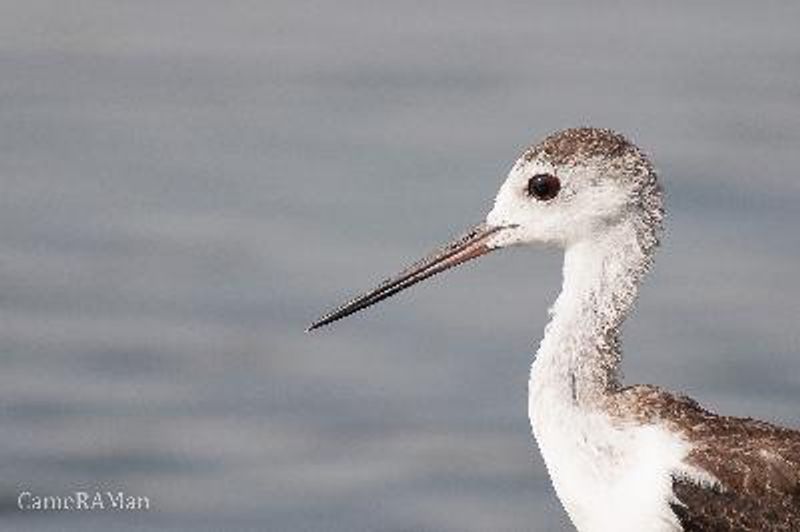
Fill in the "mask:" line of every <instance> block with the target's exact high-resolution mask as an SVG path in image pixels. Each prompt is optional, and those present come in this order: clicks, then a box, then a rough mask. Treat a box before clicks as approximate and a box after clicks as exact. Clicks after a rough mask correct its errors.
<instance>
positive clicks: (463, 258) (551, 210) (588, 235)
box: [308, 128, 663, 330]
mask: <svg viewBox="0 0 800 532" xmlns="http://www.w3.org/2000/svg"><path fill="white" fill-rule="evenodd" d="M662 216H663V209H662V199H661V191H660V188H659V186H658V183H657V181H656V174H655V172H654V170H653V168H652V165H651V164H650V162H649V161H648V160H647V158H646V156H645V155H644V154H643V153H642V152H641V151H640V150H639V149H638V148H637V147H636V146H634V145H633V144H632V143H631V142H629V141H628V140H626V139H625V138H624V137H623V136H622V135H619V134H617V133H614V132H613V131H610V130H607V129H596V128H576V129H567V130H564V131H561V132H558V133H555V134H553V135H550V136H549V137H547V138H545V139H544V140H543V141H541V142H540V143H538V144H536V145H534V146H532V147H531V148H529V149H527V150H526V151H525V152H524V153H523V154H522V156H520V158H519V159H518V160H517V161H516V162H515V163H514V165H513V167H512V169H511V171H510V172H509V174H508V177H507V178H506V180H505V182H504V183H503V185H502V186H501V187H500V190H499V191H498V193H497V196H496V198H495V201H494V206H493V208H492V209H491V211H490V212H489V213H488V215H487V216H486V219H485V221H483V222H482V223H480V224H478V225H476V226H475V227H473V228H472V229H470V230H469V231H467V232H466V233H465V234H463V235H462V236H460V237H459V238H457V239H455V240H453V241H452V242H450V243H449V244H447V245H445V246H443V247H442V248H440V249H438V250H436V251H435V252H433V253H431V254H430V255H428V256H427V257H425V258H423V259H422V260H420V261H418V262H416V263H414V264H413V265H411V266H409V267H408V268H406V269H405V270H403V271H402V272H400V273H399V274H397V275H395V276H394V277H391V278H389V279H387V280H386V281H384V282H383V283H381V284H380V285H379V286H378V287H376V288H375V289H373V290H370V291H369V292H366V293H364V294H363V295H360V296H358V297H356V298H354V299H352V300H350V301H348V302H347V303H345V304H344V305H342V306H340V307H339V308H337V309H336V310H334V311H332V312H330V313H328V314H326V315H325V316H323V317H322V318H320V319H319V320H318V321H316V322H315V323H313V324H312V325H311V326H310V327H309V329H308V330H313V329H316V328H319V327H321V326H323V325H326V324H328V323H331V322H333V321H336V320H339V319H341V318H344V317H345V316H348V315H350V314H353V313H354V312H357V311H359V310H362V309H364V308H366V307H369V306H371V305H373V304H375V303H377V302H378V301H381V300H383V299H386V298H388V297H390V296H392V295H394V294H396V293H398V292H400V291H402V290H405V289H406V288H408V287H410V286H412V285H414V284H417V283H418V282H420V281H422V280H424V279H427V278H429V277H431V276H433V275H436V274H437V273H440V272H442V271H444V270H447V269H450V268H452V267H454V266H457V265H459V264H463V263H464V262H467V261H469V260H472V259H474V258H477V257H480V256H482V255H485V254H487V253H489V252H491V251H494V250H497V249H501V248H505V247H509V246H513V245H519V244H534V243H544V244H555V245H559V246H562V247H569V246H570V245H572V244H575V243H577V242H581V241H585V240H587V239H594V238H599V237H600V235H601V234H603V233H604V232H608V231H609V230H610V229H611V228H613V227H614V226H616V225H619V224H621V223H625V222H633V223H634V224H635V225H637V226H638V227H640V228H641V230H642V231H645V232H650V233H652V234H654V233H655V232H656V231H657V230H658V229H659V228H660V225H661V219H662ZM651 240H652V241H653V242H655V238H654V237H653V238H651Z"/></svg>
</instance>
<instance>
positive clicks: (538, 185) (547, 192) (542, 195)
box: [528, 174, 561, 201]
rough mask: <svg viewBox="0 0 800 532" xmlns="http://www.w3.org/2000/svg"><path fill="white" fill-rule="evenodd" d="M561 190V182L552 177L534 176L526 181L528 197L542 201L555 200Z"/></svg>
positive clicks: (547, 175)
mask: <svg viewBox="0 0 800 532" xmlns="http://www.w3.org/2000/svg"><path fill="white" fill-rule="evenodd" d="M559 190H561V181H559V180H558V178H557V177H556V176H554V175H550V174H536V175H535V176H533V177H532V178H530V179H529V180H528V195H529V196H533V197H534V198H536V199H538V200H542V201H547V200H551V199H553V198H555V197H556V196H557V195H558V191H559Z"/></svg>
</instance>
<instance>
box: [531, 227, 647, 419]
mask: <svg viewBox="0 0 800 532" xmlns="http://www.w3.org/2000/svg"><path fill="white" fill-rule="evenodd" d="M598 234H599V235H600V236H594V237H592V238H586V239H584V240H581V241H579V242H576V243H573V244H571V245H570V246H568V247H567V249H566V252H565V254H564V283H563V287H562V291H561V294H560V295H559V297H558V299H557V300H556V302H555V304H554V305H553V308H552V309H551V314H552V316H553V317H552V320H551V321H550V323H549V324H548V326H547V328H546V329H545V337H544V339H543V340H542V343H541V345H540V347H539V350H538V352H537V355H536V360H535V361H534V363H533V366H532V368H531V394H532V397H531V399H534V397H533V395H536V394H539V393H546V394H547V395H549V396H550V399H551V400H552V399H555V400H558V401H559V402H569V403H573V404H575V405H576V406H579V407H584V408H590V407H591V406H592V405H597V404H598V400H599V399H601V398H602V395H604V394H607V393H610V392H613V391H614V390H616V389H617V388H618V387H619V381H620V368H619V366H620V362H621V358H622V352H621V348H620V328H621V326H622V323H623V321H624V320H625V318H626V316H627V314H628V312H629V311H630V309H631V307H632V306H633V303H634V300H635V299H636V295H637V292H638V285H639V282H640V280H641V278H642V276H643V275H644V273H645V272H646V271H647V269H648V267H649V266H650V263H651V256H652V251H653V249H654V248H655V244H656V239H655V236H654V234H653V231H647V230H646V229H644V226H643V225H642V224H640V223H636V222H635V221H634V220H627V221H621V222H618V223H617V224H616V225H613V226H608V227H605V228H604V229H603V230H602V231H598ZM532 414H533V413H532ZM532 421H533V418H532Z"/></svg>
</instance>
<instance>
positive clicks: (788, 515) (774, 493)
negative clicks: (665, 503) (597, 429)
mask: <svg viewBox="0 0 800 532" xmlns="http://www.w3.org/2000/svg"><path fill="white" fill-rule="evenodd" d="M610 401H611V404H609V405H608V407H609V408H610V409H611V410H612V412H615V413H616V414H617V415H618V416H619V419H622V420H627V421H633V422H639V423H641V422H645V423H662V424H665V425H666V426H667V427H668V428H670V429H671V430H673V431H675V432H677V433H680V434H681V435H682V436H683V437H684V438H686V440H687V441H689V442H690V443H691V444H692V446H693V450H692V451H691V452H690V453H689V456H688V460H687V461H688V463H689V464H690V465H692V466H694V467H696V468H698V469H699V470H702V471H704V472H706V473H708V474H709V475H711V476H712V477H713V478H715V479H716V480H718V481H719V484H718V485H713V486H712V485H701V484H698V483H697V482H695V481H692V480H690V479H688V478H675V479H674V483H673V486H674V493H675V496H676V498H677V499H678V501H677V502H676V503H674V504H673V505H672V508H673V511H674V512H675V514H676V515H677V516H678V519H679V520H680V522H681V524H682V525H683V527H684V530H686V531H687V532H695V531H697V532H700V531H702V532H706V531H720V532H723V531H742V532H748V531H753V532H755V531H775V532H778V531H780V532H784V531H800V432H798V431H794V430H789V429H786V428H781V427H777V426H774V425H771V424H769V423H764V422H761V421H756V420H753V419H749V418H734V417H726V416H718V415H715V414H712V413H711V412H708V411H706V410H704V409H703V408H701V407H700V406H699V405H698V404H697V403H696V402H694V401H693V400H691V399H689V398H687V397H681V396H675V395H671V394H669V393H667V392H665V391H663V390H661V389H659V388H656V387H654V386H633V387H629V388H624V389H622V390H620V391H619V392H618V393H617V394H614V395H613V396H612V398H610Z"/></svg>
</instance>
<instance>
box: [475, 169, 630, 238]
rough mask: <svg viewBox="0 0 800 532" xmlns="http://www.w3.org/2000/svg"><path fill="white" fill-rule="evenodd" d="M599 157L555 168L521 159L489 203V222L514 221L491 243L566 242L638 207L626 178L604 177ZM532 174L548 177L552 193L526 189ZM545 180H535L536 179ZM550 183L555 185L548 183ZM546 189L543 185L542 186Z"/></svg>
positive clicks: (592, 232) (594, 231)
mask: <svg viewBox="0 0 800 532" xmlns="http://www.w3.org/2000/svg"><path fill="white" fill-rule="evenodd" d="M608 172H609V167H608V165H607V164H603V161H602V160H601V159H596V160H591V159H590V160H589V161H587V162H586V163H585V164H581V165H560V166H554V165H552V164H551V163H549V162H547V161H544V160H541V159H534V160H532V161H526V160H525V159H524V158H520V159H519V160H518V161H517V162H516V163H515V164H514V167H513V168H512V169H511V172H510V173H509V175H508V178H507V179H506V181H505V182H504V183H503V185H502V186H501V187H500V191H499V192H498V193H497V197H496V198H495V201H494V207H493V208H492V210H491V212H489V214H488V215H487V216H486V222H487V223H489V224H490V225H516V226H518V227H516V228H514V229H510V230H505V231H501V232H500V233H498V234H497V236H496V237H495V239H494V240H492V241H491V245H492V246H493V247H505V246H509V245H514V244H523V243H534V242H542V243H548V244H557V245H561V246H567V245H569V244H571V243H574V242H577V241H580V240H582V239H586V238H592V237H593V236H595V235H596V234H597V232H598V231H600V230H602V229H603V228H605V227H607V226H608V225H613V224H616V223H618V222H619V221H620V220H622V219H624V218H625V217H626V216H627V215H629V214H630V213H631V212H633V209H636V208H637V207H638V205H637V200H636V196H637V195H636V194H634V193H633V190H632V188H633V185H632V184H631V180H626V179H619V178H617V177H616V176H609V175H608ZM534 176H553V177H555V178H557V181H555V182H554V181H553V177H550V178H547V180H546V183H544V184H545V185H547V184H548V183H549V184H550V185H551V186H550V189H551V191H552V190H554V189H557V188H558V185H559V184H560V189H558V192H557V194H556V195H555V196H554V197H552V198H550V199H547V197H546V195H545V197H543V198H537V197H536V195H535V194H531V193H530V191H529V183H530V180H531V179H532V178H534ZM542 179H545V178H539V180H540V181H541V180H542ZM553 184H555V188H554V187H553ZM544 190H547V186H545V187H544Z"/></svg>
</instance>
